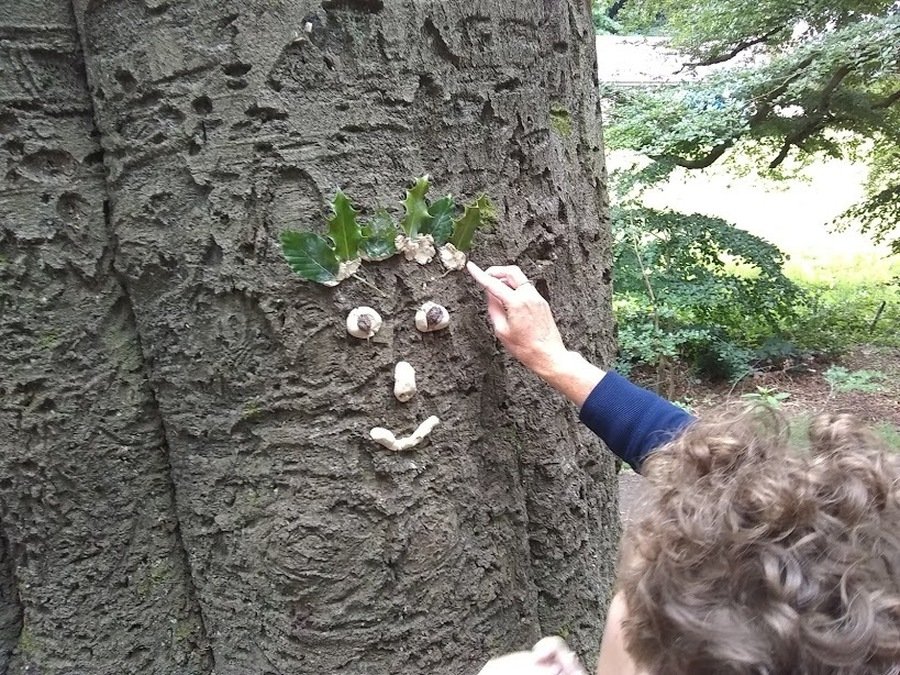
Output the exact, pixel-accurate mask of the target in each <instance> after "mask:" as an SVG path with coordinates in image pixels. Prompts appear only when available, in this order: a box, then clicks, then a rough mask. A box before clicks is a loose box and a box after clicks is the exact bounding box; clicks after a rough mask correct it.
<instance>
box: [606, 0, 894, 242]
mask: <svg viewBox="0 0 900 675" xmlns="http://www.w3.org/2000/svg"><path fill="white" fill-rule="evenodd" d="M608 11H609V14H610V15H611V16H614V17H615V19H616V20H618V21H623V22H624V23H625V24H626V26H628V27H629V28H632V29H639V30H641V29H647V28H649V27H651V26H652V27H654V30H662V31H663V32H665V33H667V34H669V35H670V36H671V38H672V43H673V45H674V46H676V47H679V48H681V49H683V50H684V51H685V54H686V57H685V64H684V67H685V68H694V67H697V66H708V65H714V64H721V65H722V66H724V67H723V69H721V70H717V71H715V72H712V73H710V74H708V75H706V76H704V77H703V78H701V79H699V80H698V81H695V82H689V83H685V84H680V85H678V86H675V87H671V86H664V87H654V88H647V89H641V90H622V91H618V92H611V94H612V95H613V97H614V98H616V99H617V101H618V103H617V105H615V106H614V107H613V110H614V114H613V118H612V120H611V125H610V128H609V141H610V145H611V146H612V147H622V148H629V149H632V150H636V151H638V152H641V153H643V154H645V155H647V156H648V157H650V158H652V160H653V164H652V165H651V166H650V167H648V168H647V169H646V170H645V172H644V177H646V178H648V179H650V180H659V179H660V178H661V177H664V176H665V175H667V174H668V172H670V171H671V170H672V169H674V168H675V167H677V166H680V167H684V168H687V169H700V170H702V169H704V168H707V167H710V166H712V165H713V164H714V163H716V162H720V161H722V160H727V159H731V160H734V161H736V162H737V163H738V164H739V165H741V166H743V167H746V166H752V167H755V168H758V169H759V170H761V171H762V172H763V173H765V174H767V175H769V176H775V177H778V176H781V175H785V172H784V170H785V167H786V161H787V160H788V159H790V160H792V163H793V165H794V166H797V165H799V166H801V167H802V166H805V165H808V164H809V163H811V162H814V161H817V160H820V159H822V158H823V157H835V158H844V159H852V160H856V161H860V162H863V163H865V164H866V165H868V167H869V178H868V181H867V185H866V196H865V198H864V199H863V200H862V201H861V202H860V203H859V204H856V205H855V206H854V207H852V208H851V209H850V210H849V211H848V212H847V213H846V214H844V215H843V217H842V218H841V219H840V223H841V224H843V225H845V226H846V225H849V224H852V225H854V226H856V227H859V228H860V229H862V231H864V232H867V233H868V234H870V235H871V236H872V237H873V238H874V239H875V240H876V241H890V242H891V243H892V244H893V247H894V249H895V250H900V239H896V236H897V223H898V220H900V151H898V147H900V7H898V4H897V2H895V1H894V0H835V1H831V2H810V3H798V2H792V1H790V0H767V1H766V2H761V3H757V4H755V5H748V4H747V3H746V2H741V1H740V0H689V1H688V2H682V1H679V2H675V1H674V0H625V2H615V3H611V4H610V5H609V6H608ZM607 16H609V15H607ZM786 175H792V172H791V171H788V172H787V174H786Z"/></svg>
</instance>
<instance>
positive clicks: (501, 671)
mask: <svg viewBox="0 0 900 675" xmlns="http://www.w3.org/2000/svg"><path fill="white" fill-rule="evenodd" d="M478 675H585V672H584V669H583V668H582V667H581V664H580V663H579V662H578V657H577V656H575V654H574V653H572V651H571V650H569V647H568V646H567V645H566V643H565V642H564V641H563V640H562V639H561V638H558V637H547V638H544V639H543V640H541V641H540V642H538V643H537V644H536V645H535V646H534V647H533V648H532V650H531V651H530V652H515V653H513V654H507V655H506V656H501V657H499V658H496V659H491V660H490V661H488V663H487V665H486V666H485V667H484V668H482V669H481V671H480V672H479V673H478Z"/></svg>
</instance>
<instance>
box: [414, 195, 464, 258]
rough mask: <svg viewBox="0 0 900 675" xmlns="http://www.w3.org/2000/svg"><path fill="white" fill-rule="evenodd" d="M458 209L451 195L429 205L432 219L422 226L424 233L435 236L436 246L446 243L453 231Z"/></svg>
mask: <svg viewBox="0 0 900 675" xmlns="http://www.w3.org/2000/svg"><path fill="white" fill-rule="evenodd" d="M455 210H456V202H454V201H453V197H452V196H451V195H447V196H446V197H442V198H441V199H438V200H437V201H436V202H435V203H434V204H432V205H431V206H429V207H428V212H429V213H430V214H431V220H430V221H429V222H428V223H427V224H426V225H424V226H423V227H422V234H430V235H431V236H432V237H433V238H434V243H435V245H436V246H441V245H442V244H446V243H447V242H448V241H449V240H450V235H451V234H452V232H453V212H454V211H455Z"/></svg>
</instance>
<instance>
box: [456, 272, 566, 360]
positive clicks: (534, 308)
mask: <svg viewBox="0 0 900 675" xmlns="http://www.w3.org/2000/svg"><path fill="white" fill-rule="evenodd" d="M466 269H468V270H469V274H471V275H472V277H473V278H474V279H475V281H476V282H478V284H479V285H480V286H481V287H482V288H484V290H485V292H486V296H487V310H488V316H489V317H490V320H491V325H492V326H493V328H494V334H495V335H496V336H497V339H498V340H500V342H501V343H502V344H503V346H504V347H505V348H506V350H507V351H508V352H509V353H510V354H512V355H513V356H514V357H515V358H516V359H517V360H518V361H519V362H520V363H521V364H522V365H524V366H525V367H526V368H528V369H529V370H532V371H534V372H535V373H537V374H538V375H539V376H541V377H546V375H547V374H548V373H549V372H550V371H551V370H552V369H553V367H554V366H555V364H557V363H558V362H560V361H561V360H563V358H564V357H565V356H566V354H567V353H568V352H567V350H566V347H565V345H564V344H563V341H562V336H561V335H560V334H559V329H558V328H557V326H556V321H555V320H554V319H553V313H552V312H551V311H550V305H549V304H547V301H546V300H544V298H543V297H542V296H541V294H540V293H538V291H537V289H536V288H535V287H534V284H532V283H531V282H530V281H529V280H528V277H526V276H525V274H524V273H523V272H522V270H520V269H519V268H518V267H516V266H515V265H509V266H504V267H496V266H495V267H488V268H487V269H486V270H482V269H481V268H480V267H478V265H476V264H475V263H473V262H469V263H467V264H466Z"/></svg>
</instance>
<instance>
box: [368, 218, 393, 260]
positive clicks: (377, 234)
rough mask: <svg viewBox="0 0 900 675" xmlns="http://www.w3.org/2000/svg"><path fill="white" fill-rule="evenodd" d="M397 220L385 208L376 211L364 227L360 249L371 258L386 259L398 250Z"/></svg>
mask: <svg viewBox="0 0 900 675" xmlns="http://www.w3.org/2000/svg"><path fill="white" fill-rule="evenodd" d="M397 232H398V229H397V221H396V220H394V219H393V218H392V217H391V214H389V213H388V212H387V211H385V210H384V209H381V210H379V211H376V212H375V215H374V216H372V219H371V220H370V221H369V222H368V223H366V224H365V225H364V226H363V228H362V235H363V238H362V241H361V242H360V245H359V250H360V252H362V254H363V256H365V257H366V258H368V259H369V260H384V259H385V258H390V257H391V256H392V255H394V254H395V253H396V252H397V246H396V245H395V244H394V240H395V239H396V238H397Z"/></svg>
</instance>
